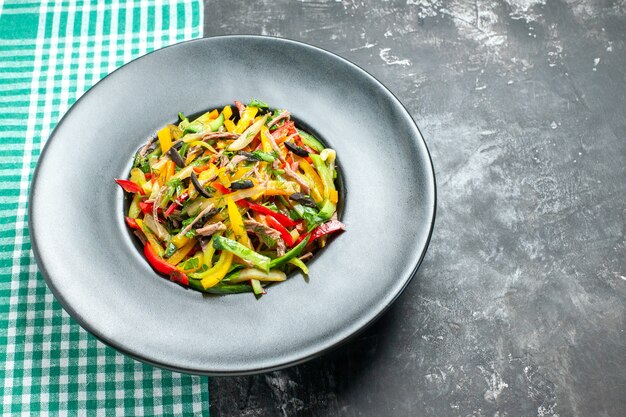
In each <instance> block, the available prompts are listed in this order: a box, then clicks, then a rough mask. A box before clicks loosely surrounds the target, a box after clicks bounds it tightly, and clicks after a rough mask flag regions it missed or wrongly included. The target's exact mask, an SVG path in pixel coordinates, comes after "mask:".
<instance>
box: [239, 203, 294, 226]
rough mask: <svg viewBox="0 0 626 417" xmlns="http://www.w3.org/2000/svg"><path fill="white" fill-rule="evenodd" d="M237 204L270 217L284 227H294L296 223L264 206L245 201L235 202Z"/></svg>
mask: <svg viewBox="0 0 626 417" xmlns="http://www.w3.org/2000/svg"><path fill="white" fill-rule="evenodd" d="M237 204H238V205H240V206H242V207H248V208H249V209H250V210H252V211H256V212H257V213H261V214H265V215H266V216H272V217H273V218H275V219H276V220H278V222H279V223H280V224H281V225H283V226H284V227H294V226H295V225H296V224H298V222H296V221H294V220H291V219H290V218H289V217H287V216H285V215H284V214H282V213H277V212H275V211H274V210H271V209H269V208H267V207H265V206H262V205H260V204H255V203H251V202H249V201H246V200H243V199H242V200H237Z"/></svg>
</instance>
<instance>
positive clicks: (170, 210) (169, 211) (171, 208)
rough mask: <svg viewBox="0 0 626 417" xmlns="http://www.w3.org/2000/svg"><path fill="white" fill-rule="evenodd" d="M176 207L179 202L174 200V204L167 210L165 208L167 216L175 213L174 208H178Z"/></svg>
mask: <svg viewBox="0 0 626 417" xmlns="http://www.w3.org/2000/svg"><path fill="white" fill-rule="evenodd" d="M176 207H178V204H176V203H175V202H172V204H170V206H169V207H168V208H167V210H165V217H169V216H170V215H171V214H172V213H174V210H176Z"/></svg>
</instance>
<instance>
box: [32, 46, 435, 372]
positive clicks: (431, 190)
mask: <svg viewBox="0 0 626 417" xmlns="http://www.w3.org/2000/svg"><path fill="white" fill-rule="evenodd" d="M223 38H228V39H257V40H258V39H260V40H270V41H271V42H285V43H289V44H294V45H296V46H297V47H305V48H307V49H312V50H314V51H318V52H322V53H324V54H326V55H329V56H330V57H331V58H333V59H336V60H339V61H341V62H343V63H344V64H347V65H348V66H350V67H351V68H352V69H353V70H356V71H358V72H360V73H361V74H362V75H364V76H365V77H366V78H369V79H370V80H371V81H373V82H374V83H375V84H376V85H377V86H378V87H380V88H381V89H382V90H383V91H384V92H385V93H387V94H389V95H390V96H391V97H392V98H393V100H394V101H395V102H396V103H397V104H398V105H399V106H400V107H401V109H402V110H403V112H404V114H405V116H407V117H408V119H409V120H410V122H411V123H412V125H413V127H414V128H415V130H416V131H417V133H418V136H419V142H420V145H421V146H423V149H424V151H425V155H424V156H425V158H424V160H425V161H427V163H428V166H427V167H425V171H426V172H427V173H428V174H429V179H430V180H428V179H427V181H426V183H427V185H428V186H427V187H426V192H427V194H431V198H432V205H430V206H428V207H427V211H428V214H429V217H430V220H429V221H428V223H427V222H424V224H425V225H426V224H427V225H428V234H427V236H426V239H425V242H424V246H423V249H422V251H421V253H420V255H419V257H418V258H417V262H415V264H414V265H413V268H412V270H411V272H410V273H409V274H408V276H407V277H406V278H405V279H404V282H403V284H402V286H401V287H399V288H398V290H397V291H396V292H395V293H394V294H393V297H392V298H391V299H389V301H388V302H387V303H386V304H385V305H383V306H382V307H381V308H380V309H377V310H378V311H376V310H375V314H373V315H372V316H370V318H369V320H367V321H366V322H365V323H361V324H360V325H359V326H358V327H357V328H356V329H353V327H354V324H351V325H349V326H347V328H346V329H345V331H344V332H341V333H335V334H334V335H333V336H331V337H329V338H328V339H327V341H328V343H327V344H326V345H325V346H324V347H323V348H321V349H319V350H316V351H315V352H314V353H311V354H306V355H301V356H299V357H298V358H297V359H294V360H290V361H283V362H280V363H276V364H275V365H271V366H261V367H256V366H255V367H249V368H246V369H245V370H231V371H229V370H225V369H219V370H217V369H216V370H211V369H207V368H204V369H196V368H193V369H191V368H184V367H178V366H173V365H171V364H168V363H165V362H161V361H157V360H152V359H150V358H147V357H142V356H140V355H137V354H135V353H132V352H130V351H129V350H128V349H127V348H125V347H124V345H123V344H121V343H120V342H119V341H116V340H110V339H108V338H107V337H105V336H104V335H102V334H101V333H100V332H99V331H98V330H96V329H95V328H93V327H92V326H91V325H90V324H89V323H87V322H86V321H85V320H84V319H83V317H81V315H80V314H78V312H77V311H76V310H75V309H74V308H72V306H71V305H70V304H69V303H67V302H66V301H65V299H64V298H63V296H62V295H61V294H60V293H59V292H58V290H57V288H56V287H55V286H54V285H53V284H52V281H51V279H50V277H49V274H48V272H47V269H46V267H45V263H44V260H43V259H42V258H41V256H40V252H39V248H38V243H37V238H36V237H35V234H34V233H33V231H34V228H33V207H34V205H33V204H31V202H32V201H33V194H34V192H35V188H36V184H37V180H38V178H39V172H40V161H41V160H42V159H43V158H45V157H46V155H47V153H48V152H47V151H48V149H49V146H48V144H49V142H50V141H51V140H53V139H54V137H55V136H56V132H57V130H58V127H59V126H60V125H61V124H62V123H63V122H64V121H65V119H66V118H67V117H69V116H70V115H71V113H72V112H73V111H74V110H75V108H76V107H78V106H79V105H80V103H81V101H82V100H83V98H84V97H85V96H87V95H88V94H92V90H95V89H97V88H99V85H100V84H101V83H102V82H103V81H105V80H106V79H107V78H109V77H111V76H112V75H113V74H115V73H116V72H118V71H120V70H121V69H123V68H125V67H126V66H128V65H130V64H133V63H134V62H136V61H139V60H142V59H144V58H146V57H148V56H150V55H152V54H154V53H159V52H160V51H163V50H167V49H169V48H177V47H181V46H182V45H187V44H191V43H206V42H211V41H212V40H214V39H223ZM436 214H437V179H436V175H435V169H434V164H433V160H432V155H431V153H430V150H429V148H428V145H427V143H426V140H425V139H424V135H423V134H422V132H421V130H420V128H419V126H418V125H417V123H416V122H415V119H414V118H413V116H412V115H411V113H410V112H409V111H408V110H407V108H406V106H405V105H404V104H403V103H402V101H400V100H399V99H398V97H397V96H396V95H395V94H394V93H393V92H392V91H391V90H390V89H389V88H388V87H387V86H386V85H385V84H383V83H382V82H381V81H380V80H378V79H377V78H376V77H375V76H373V75H372V74H370V73H369V72H367V71H366V70H365V69H364V68H362V67H360V66H359V65H357V64H355V63H354V62H352V61H350V60H348V59H347V58H344V57H342V56H341V55H339V54H337V53H334V52H331V51H329V50H327V49H325V48H323V47H320V46H317V45H312V44H309V43H306V42H302V41H298V40H294V39H290V38H285V37H277V36H266V35H246V34H233V35H217V36H210V37H203V38H198V39H191V40H186V41H182V42H178V43H175V44H172V45H168V46H165V47H163V48H159V49H155V50H153V51H150V52H148V53H146V54H144V55H142V56H140V57H137V58H135V59H132V60H130V61H129V62H127V63H125V64H124V65H122V66H120V67H118V68H116V69H115V70H114V71H112V72H110V73H109V74H107V75H106V76H104V77H103V78H101V79H100V80H98V81H97V82H96V83H95V84H93V85H92V86H91V87H90V88H89V89H87V90H86V91H85V92H84V93H83V94H82V95H81V96H80V97H79V98H78V99H77V100H76V101H75V102H74V103H73V104H72V105H71V106H70V108H69V109H68V110H67V111H66V112H65V114H64V115H63V116H62V117H61V118H60V119H59V121H58V122H57V124H56V126H55V128H54V129H53V130H52V132H51V133H50V136H49V137H48V139H47V140H46V143H45V144H44V146H43V149H42V150H41V152H40V155H39V157H38V160H37V165H36V167H35V169H34V171H33V174H32V179H31V182H30V184H29V193H28V232H29V237H30V241H31V249H32V251H33V255H34V258H35V261H36V262H37V267H38V268H39V271H40V273H41V275H42V276H43V278H44V280H45V282H46V285H47V287H48V289H50V291H51V292H52V293H53V295H54V297H55V300H56V301H57V302H58V303H59V304H60V305H61V307H62V308H63V309H64V310H65V311H66V312H67V313H68V314H69V315H70V317H71V318H72V319H73V320H75V321H76V322H77V323H78V324H79V325H80V327H82V328H83V329H84V330H86V331H87V332H89V333H90V334H91V335H93V336H94V337H96V338H97V339H98V340H99V341H100V342H102V343H104V344H105V345H107V346H109V347H111V348H113V349H115V350H117V351H119V352H121V353H123V354H124V355H126V356H129V357H131V358H133V359H135V360H138V361H140V362H142V363H147V364H150V365H152V366H156V367H159V368H163V369H168V370H171V371H175V372H182V373H186V374H192V375H204V376H241V375H253V374H259V373H264V372H271V371H275V370H279V369H284V368H288V367H291V366H295V365H298V364H302V363H304V362H307V361H309V360H311V359H314V358H316V357H319V356H321V355H324V354H326V353H328V352H330V351H332V350H334V349H337V348H338V347H339V346H341V345H343V344H345V343H347V342H348V341H350V340H353V339H354V338H355V337H356V336H358V335H359V334H361V333H362V332H364V331H365V330H366V329H368V328H369V327H370V326H371V325H372V324H373V323H374V322H376V321H377V320H378V319H379V318H380V317H381V316H382V315H383V314H384V313H385V312H387V311H388V309H389V308H390V307H391V305H392V304H393V303H394V302H395V301H396V300H397V299H398V298H399V297H400V296H401V295H402V294H403V293H404V291H405V290H406V287H407V286H408V285H409V283H410V282H411V281H412V280H413V278H414V277H415V275H416V273H417V271H418V269H419V267H420V266H421V264H422V262H423V260H424V257H425V256H426V253H427V251H428V248H429V246H430V241H431V238H432V235H433V233H434V228H435V221H436ZM344 333H347V334H344ZM337 335H340V336H337Z"/></svg>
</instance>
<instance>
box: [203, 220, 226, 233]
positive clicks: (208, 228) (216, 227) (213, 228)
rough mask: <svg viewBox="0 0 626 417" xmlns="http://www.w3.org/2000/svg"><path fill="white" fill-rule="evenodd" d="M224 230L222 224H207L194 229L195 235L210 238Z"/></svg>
mask: <svg viewBox="0 0 626 417" xmlns="http://www.w3.org/2000/svg"><path fill="white" fill-rule="evenodd" d="M224 230H226V225H224V223H222V222H217V223H207V224H205V225H204V226H202V227H201V228H200V229H196V233H197V234H199V235H201V236H212V235H214V234H215V233H217V232H223V231H224Z"/></svg>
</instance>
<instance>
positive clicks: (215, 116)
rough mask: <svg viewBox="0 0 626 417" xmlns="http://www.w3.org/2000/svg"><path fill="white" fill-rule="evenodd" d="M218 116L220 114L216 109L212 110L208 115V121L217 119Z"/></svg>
mask: <svg viewBox="0 0 626 417" xmlns="http://www.w3.org/2000/svg"><path fill="white" fill-rule="evenodd" d="M219 115H220V112H218V111H217V109H213V110H211V112H210V113H209V119H217V116H219Z"/></svg>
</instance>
